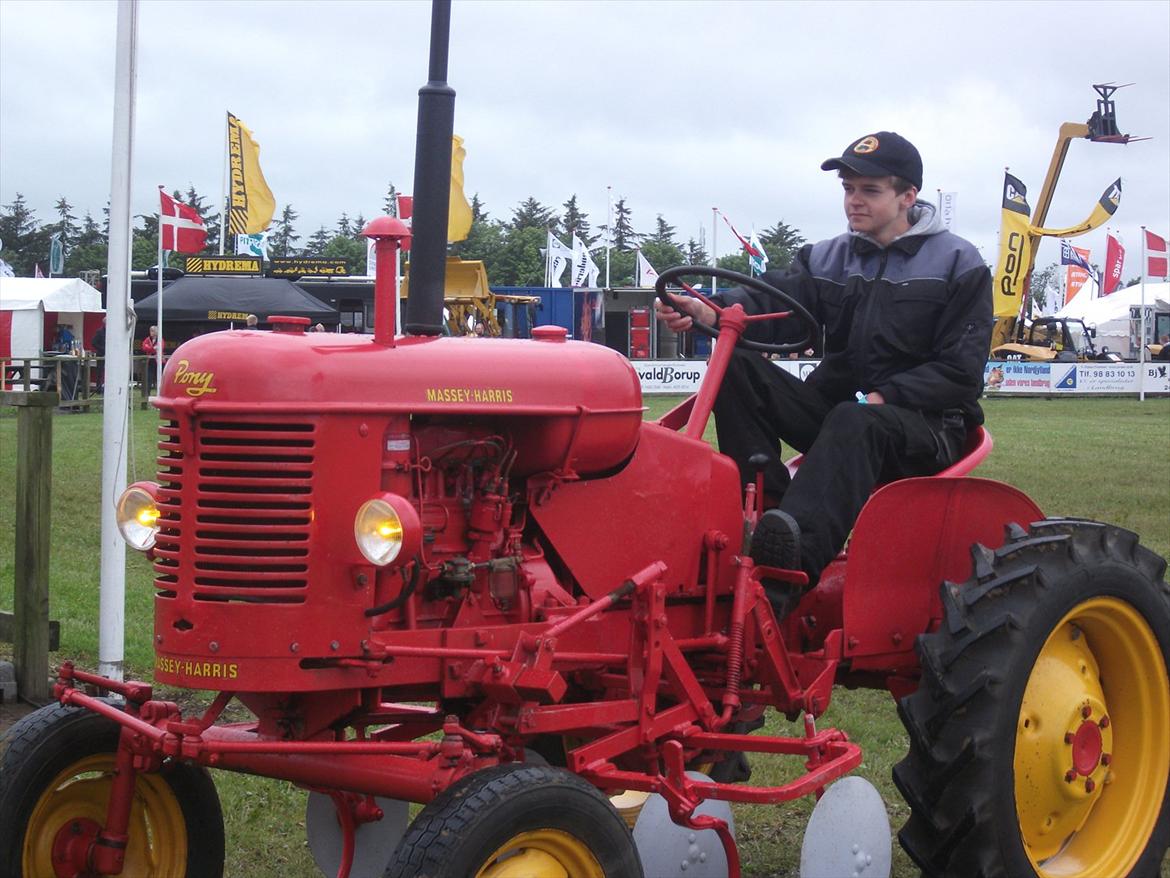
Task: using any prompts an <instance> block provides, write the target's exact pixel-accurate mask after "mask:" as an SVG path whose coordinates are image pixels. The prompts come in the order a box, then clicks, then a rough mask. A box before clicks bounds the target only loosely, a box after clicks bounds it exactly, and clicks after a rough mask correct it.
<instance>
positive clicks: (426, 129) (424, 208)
mask: <svg viewBox="0 0 1170 878" xmlns="http://www.w3.org/2000/svg"><path fill="white" fill-rule="evenodd" d="M450 31H451V0H434V2H433V3H432V4H431V56H430V71H429V76H428V82H427V84H426V85H424V86H423V87H422V88H420V89H419V90H418V132H417V134H416V140H415V152H414V221H413V229H412V231H413V233H414V236H413V237H414V241H413V244H412V250H411V255H410V297H409V298H408V299H407V300H406V307H407V311H406V315H407V316H406V327H405V328H406V332H407V333H408V334H410V335H439V334H440V333H441V332H442V331H443V292H444V287H445V282H446V274H447V214H448V210H449V207H450V198H451V135H452V134H453V133H454V128H455V90H454V89H453V88H451V87H450V86H449V85H447V49H448V44H449V42H450Z"/></svg>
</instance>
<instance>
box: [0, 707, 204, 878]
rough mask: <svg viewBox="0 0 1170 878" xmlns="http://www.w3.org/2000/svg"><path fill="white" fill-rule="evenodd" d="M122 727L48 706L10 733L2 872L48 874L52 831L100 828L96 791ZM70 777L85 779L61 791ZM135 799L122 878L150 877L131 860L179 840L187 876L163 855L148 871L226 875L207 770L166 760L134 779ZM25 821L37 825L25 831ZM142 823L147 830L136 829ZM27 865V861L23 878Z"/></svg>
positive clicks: (0, 775)
mask: <svg viewBox="0 0 1170 878" xmlns="http://www.w3.org/2000/svg"><path fill="white" fill-rule="evenodd" d="M119 729H120V727H119V726H118V724H117V723H115V722H114V721H113V720H111V719H107V718H106V717H104V716H102V715H101V714H98V713H93V712H92V711H88V710H84V709H82V708H78V707H62V706H61V705H59V704H50V705H48V706H47V707H42V708H41V709H40V710H37V711H34V712H33V713H30V714H28V715H27V716H25V717H24V718H22V719H21V720H20V721H19V722H17V723H16V724H15V725H14V726H12V728H11V729H9V730H8V734H7V735H6V737H5V744H6V746H5V749H4V753H3V757H2V758H0V875H5V876H13V878H19V876H21V875H24V878H40V875H37V874H33V873H35V872H36V871H43V872H44V874H52V869H51V868H49V869H48V870H45V868H44V858H45V848H44V845H45V844H46V843H47V844H48V845H50V846H51V843H52V837H53V836H55V834H56V831H55V830H54V829H53V826H54V825H57V824H59V825H60V826H61V827H64V826H65V825H67V824H68V823H71V822H72V818H73V817H74V816H77V817H81V818H82V819H86V820H90V821H95V822H96V823H97V824H99V825H100V823H102V822H104V818H105V802H104V801H102V799H103V798H104V797H103V796H102V795H100V791H101V789H102V785H103V784H104V783H105V782H106V781H105V778H107V777H108V776H109V774H110V771H109V770H110V769H111V768H112V766H113V755H114V753H115V751H116V750H117V748H118V736H119ZM75 768H76V769H77V770H76V771H75V770H74V769H75ZM71 777H73V778H82V777H83V778H85V779H84V780H81V781H80V782H79V783H74V784H71V785H70V786H69V787H66V786H64V785H63V783H62V782H63V781H64V780H65V779H67V778H71ZM87 784H88V785H89V787H88V789H87V786H86V785H87ZM51 787H52V788H53V789H55V792H53V791H51V789H50V788H51ZM79 790H81V792H79ZM63 791H64V792H63ZM135 799H136V812H137V813H138V814H141V815H143V817H142V819H141V820H136V819H135V818H134V817H133V816H132V819H131V824H130V829H131V835H130V841H129V844H128V848H127V865H126V869H125V870H124V871H123V874H124V875H129V874H133V875H134V876H135V878H148V876H151V875H152V872H151V871H150V867H149V866H147V865H145V864H144V863H141V862H134V861H133V860H132V857H133V856H136V855H137V852H139V851H144V850H147V849H149V850H150V851H151V852H158V851H160V850H161V849H162V847H163V845H164V844H165V845H170V844H171V841H172V840H174V839H177V838H178V837H179V836H180V835H181V836H182V841H183V842H184V843H185V846H186V861H185V864H183V863H181V864H179V868H182V867H183V866H185V871H182V872H178V869H175V868H171V866H172V865H173V863H170V862H168V857H167V856H166V855H165V852H164V855H163V856H162V858H161V860H160V864H165V865H160V871H159V872H157V873H153V874H157V875H160V876H161V875H165V876H167V878H176V876H177V878H182V876H186V878H219V876H221V875H222V874H223V865H224V831H223V813H222V811H221V810H220V805H219V796H218V795H217V794H216V792H215V785H214V784H213V783H212V781H211V777H210V775H208V773H207V771H206V770H204V769H203V768H201V767H200V766H197V765H189V764H186V763H182V762H174V761H171V760H168V761H166V762H164V763H163V766H162V769H161V770H160V771H159V772H158V773H157V774H143V775H139V777H138V785H137V788H136V791H135ZM44 806H48V807H49V809H50V811H49V814H50V815H52V816H46V817H45V819H44V820H43V821H41V820H39V819H37V812H38V808H39V807H44ZM54 807H60V808H61V809H62V813H61V814H59V815H57V814H53V812H52V809H53V808H54ZM58 818H62V819H58ZM30 820H33V821H34V823H35V825H34V826H31V827H30ZM156 820H159V821H162V820H165V821H167V823H168V826H167V827H166V830H165V831H163V830H162V829H161V822H160V823H159V824H158V826H157V827H156V824H155V823H154V822H153V821H156ZM144 821H145V824H149V825H150V827H151V831H149V832H143V831H141V828H142V827H143V826H144V825H145V824H144ZM46 840H47V841H46ZM26 862H28V863H29V864H30V873H29V874H27V875H26V874H25V872H24V865H25V863H26Z"/></svg>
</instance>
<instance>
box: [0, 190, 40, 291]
mask: <svg viewBox="0 0 1170 878" xmlns="http://www.w3.org/2000/svg"><path fill="white" fill-rule="evenodd" d="M48 242H49V236H48V235H47V234H45V233H44V231H43V230H42V229H41V227H40V223H38V222H37V219H36V216H35V215H34V214H33V212H32V210H30V209H29V206H28V205H27V204H26V203H25V200H24V196H23V195H21V194H20V193H19V192H17V193H16V198H15V199H13V201H12V203H11V204H6V205H4V210H3V212H2V213H0V244H2V245H3V247H4V249H3V250H0V259H3V260H4V261H5V262H7V263H8V264H9V265H11V266H12V270H13V271H15V272H16V275H17V277H32V276H33V274H34V271H35V266H36V264H37V263H38V262H46V261H47V260H48V258H49V250H48ZM42 245H43V246H42Z"/></svg>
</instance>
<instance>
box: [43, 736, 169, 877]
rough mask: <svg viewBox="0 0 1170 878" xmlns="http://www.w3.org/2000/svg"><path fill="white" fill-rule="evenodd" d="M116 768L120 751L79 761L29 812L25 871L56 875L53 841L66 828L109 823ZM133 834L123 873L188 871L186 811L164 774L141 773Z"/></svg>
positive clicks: (132, 818)
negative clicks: (162, 775)
mask: <svg viewBox="0 0 1170 878" xmlns="http://www.w3.org/2000/svg"><path fill="white" fill-rule="evenodd" d="M113 771H114V755H113V754H112V753H100V754H96V755H94V756H89V757H86V758H85V759H82V760H79V761H78V762H75V763H73V764H72V765H70V766H69V767H68V768H66V769H65V770H64V771H62V772H60V773H59V774H58V775H57V776H56V777H55V778H53V780H52V782H51V783H50V784H49V785H48V786H46V787H45V791H44V792H43V793H42V794H41V796H40V798H39V799H37V803H36V805H35V807H34V808H33V811H32V814H31V815H30V816H29V821H28V831H27V834H26V835H25V841H24V852H23V857H22V860H21V862H22V865H23V868H24V874H25V875H30V876H32V875H37V876H52V875H54V874H56V872H55V871H54V867H53V844H54V841H55V840H56V839H57V836H58V834H59V833H60V832H62V830H65V831H68V830H69V828H70V827H71V826H74V825H75V824H76V825H78V826H80V825H83V824H94V823H96V824H97V825H99V826H100V825H102V824H104V823H105V820H106V807H107V805H108V804H109V801H110V786H111V779H112V777H113ZM128 834H129V836H130V838H129V841H128V843H127V847H126V867H125V868H124V869H123V870H122V874H123V875H134V876H141V878H152V876H177V875H183V874H184V873H185V872H186V869H187V829H186V823H185V821H184V820H183V810H182V807H181V806H180V805H179V802H178V800H177V799H176V798H175V796H174V793H172V792H171V788H170V787H169V786H168V785H167V782H166V781H165V780H163V779H162V777H160V776H159V775H157V774H139V775H138V781H137V784H136V786H135V790H134V803H133V805H132V806H131V808H130V828H129V833H128Z"/></svg>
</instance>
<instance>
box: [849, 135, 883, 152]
mask: <svg viewBox="0 0 1170 878" xmlns="http://www.w3.org/2000/svg"><path fill="white" fill-rule="evenodd" d="M880 145H881V144H880V143H879V142H878V139H877V138H876V137H874V136H873V135H870V136H869V137H863V138H861V140H859V141H857V143H856V144H854V146H853V151H854V152H855V153H857V154H858V155H865V154H866V153H869V152H876V151H877V148H878V146H880Z"/></svg>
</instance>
